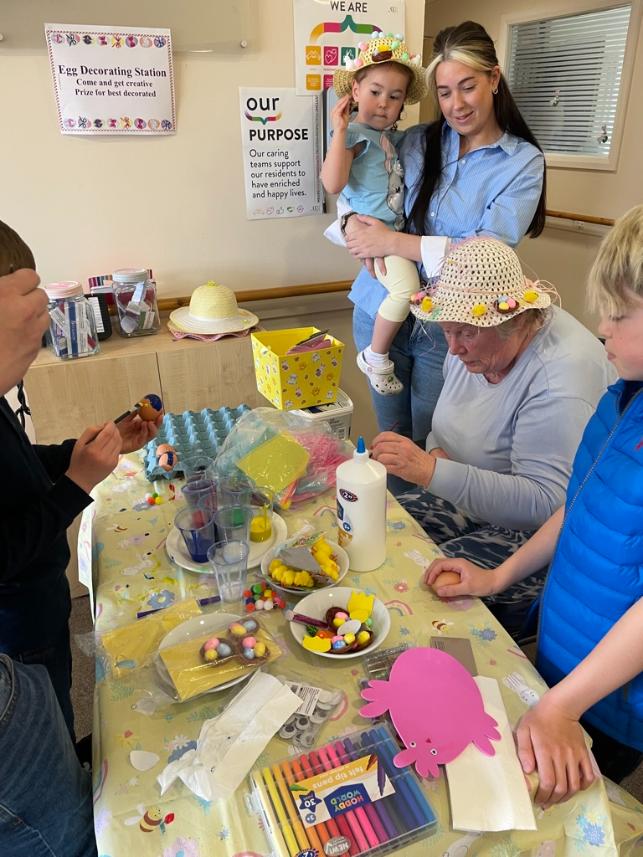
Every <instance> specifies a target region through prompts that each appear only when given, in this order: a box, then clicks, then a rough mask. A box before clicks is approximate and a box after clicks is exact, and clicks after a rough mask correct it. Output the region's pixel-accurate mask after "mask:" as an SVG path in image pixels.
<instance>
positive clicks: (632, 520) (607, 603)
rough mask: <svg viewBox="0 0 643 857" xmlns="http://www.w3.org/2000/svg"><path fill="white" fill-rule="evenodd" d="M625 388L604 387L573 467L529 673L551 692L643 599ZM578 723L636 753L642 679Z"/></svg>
mask: <svg viewBox="0 0 643 857" xmlns="http://www.w3.org/2000/svg"><path fill="white" fill-rule="evenodd" d="M626 389H627V385H626V382H623V381H619V382H618V383H617V384H614V385H613V386H611V387H609V388H608V391H607V392H606V393H605V395H604V396H603V398H602V399H601V401H600V402H599V404H598V408H597V410H596V414H595V415H594V416H593V417H592V419H591V420H590V422H589V423H588V425H587V428H586V430H585V433H584V435H583V438H582V441H581V444H580V447H579V449H578V452H577V454H576V458H575V460H574V466H573V472H572V477H571V479H570V483H569V488H568V492H567V504H566V513H565V522H564V525H563V528H562V530H561V535H560V539H559V542H558V547H557V549H556V554H555V556H554V559H553V562H552V565H551V569H550V572H549V576H548V578H547V583H546V585H545V590H544V593H543V603H542V607H541V618H540V631H539V640H538V656H537V657H538V659H537V666H538V669H539V671H540V672H541V674H542V675H543V677H544V678H545V680H546V681H547V682H548V683H549V684H550V685H551V684H555V683H556V682H558V681H560V679H561V678H563V677H564V676H565V675H567V674H568V673H570V672H571V671H572V670H573V669H574V667H575V666H576V665H577V664H578V663H579V662H580V661H582V660H583V659H584V658H585V657H586V656H587V655H588V654H589V652H591V650H592V649H593V648H594V647H595V646H596V644H597V643H598V642H599V641H600V640H601V639H602V638H603V637H604V636H605V634H606V633H607V632H608V631H609V630H610V628H611V627H612V626H613V625H614V624H615V623H616V622H617V621H618V620H619V619H620V618H621V616H622V615H623V614H624V613H625V612H626V611H627V610H628V609H629V608H630V607H631V606H632V605H633V604H635V603H636V602H637V601H638V599H639V598H641V596H643V391H641V390H639V392H638V394H637V395H636V396H635V397H634V398H632V399H631V400H630V401H629V403H628V405H627V406H626V407H625V409H624V410H623V411H622V410H621V396H622V394H623V393H624V391H626ZM584 719H586V720H587V722H588V723H591V724H592V725H594V726H596V727H597V728H598V729H600V730H601V731H602V732H605V733H606V734H607V735H609V736H611V737H612V738H614V739H616V740H617V741H620V742H621V743H623V744H627V745H628V746H630V747H635V748H636V749H637V750H643V674H640V675H639V676H637V677H636V678H635V679H634V680H633V681H631V682H630V683H629V684H628V685H627V686H625V687H624V688H621V689H619V690H616V691H614V692H613V693H611V694H609V696H607V697H605V699H603V700H601V701H600V702H598V703H597V704H596V705H594V706H593V707H592V708H590V709H589V710H588V711H587V712H586V714H585V718H584Z"/></svg>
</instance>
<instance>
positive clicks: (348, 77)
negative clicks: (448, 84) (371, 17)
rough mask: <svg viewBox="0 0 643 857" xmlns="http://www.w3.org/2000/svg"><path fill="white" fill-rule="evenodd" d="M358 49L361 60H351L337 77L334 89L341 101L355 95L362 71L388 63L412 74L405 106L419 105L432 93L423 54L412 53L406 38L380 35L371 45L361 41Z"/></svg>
mask: <svg viewBox="0 0 643 857" xmlns="http://www.w3.org/2000/svg"><path fill="white" fill-rule="evenodd" d="M357 47H358V48H359V54H358V55H357V57H356V58H355V59H352V58H351V57H347V58H346V60H345V63H344V68H338V69H337V71H336V72H335V74H334V75H333V86H334V87H335V92H336V93H337V95H338V96H339V97H340V98H342V97H343V96H344V95H349V94H350V93H351V91H352V88H353V80H354V79H355V75H356V74H357V72H358V71H360V70H361V69H365V68H368V67H369V66H371V65H380V64H381V63H387V62H394V63H397V64H398V65H403V66H404V67H405V68H408V70H409V71H410V72H411V80H410V81H409V86H408V89H407V91H406V97H405V99H404V103H405V104H415V103H416V102H418V101H421V100H422V99H423V98H424V97H425V95H426V94H427V91H428V90H427V86H426V81H425V79H424V69H423V68H422V65H421V57H420V55H419V54H412V53H410V52H409V49H408V48H407V46H406V42H405V41H404V36H401V35H399V34H398V35H393V34H392V33H388V34H387V35H384V33H380V32H376V33H373V36H372V37H371V39H369V41H368V42H360V43H359V45H358V46H357Z"/></svg>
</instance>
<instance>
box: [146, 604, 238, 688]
mask: <svg viewBox="0 0 643 857" xmlns="http://www.w3.org/2000/svg"><path fill="white" fill-rule="evenodd" d="M239 618H240V617H239V615H238V614H237V613H203V614H202V615H201V616H193V617H192V618H191V619H187V620H186V621H185V622H182V623H181V624H180V625H177V626H176V628H172V630H171V631H170V632H169V633H168V634H166V635H165V637H163V639H162V640H161V642H160V643H159V648H158V651H159V652H160V651H161V650H162V649H167V648H168V646H175V645H177V643H184V642H185V641H186V640H193V639H194V638H195V637H200V636H201V635H202V634H213V633H215V631H219V630H221V628H227V627H228V625H230V623H231V622H236V621H238V619H239ZM154 662H155V664H156V669H157V672H158V674H159V677H160V679H161V681H162V682H163V684H164V685H165V686H166V687H167V689H168V690H171V691H172V694H174V693H175V692H176V691H175V690H174V683H173V682H172V679H171V678H170V674H169V673H168V671H167V668H166V666H165V664H164V663H163V661H162V660H161V658H160V657H159V655H158V653H157V656H156V658H155V659H154ZM251 675H252V670H248V672H247V673H244V674H243V675H240V676H237V678H233V679H231V680H230V681H226V682H225V684H220V685H219V686H218V687H213V688H211V689H210V690H208V691H206V692H207V693H218V692H219V691H220V690H225V689H226V688H228V687H232V686H233V685H235V684H239V682H240V681H245V680H246V679H247V678H250V676H251Z"/></svg>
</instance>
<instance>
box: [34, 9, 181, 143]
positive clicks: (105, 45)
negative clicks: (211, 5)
mask: <svg viewBox="0 0 643 857" xmlns="http://www.w3.org/2000/svg"><path fill="white" fill-rule="evenodd" d="M45 37H46V40H47V51H48V53H49V63H50V66H51V75H52V78H53V83H54V93H55V96H56V108H57V110H58V123H59V127H60V131H61V133H63V134H129V135H139V136H140V135H149V134H172V133H174V131H175V130H176V112H175V107H174V75H173V70H172V42H171V35H170V31H169V30H164V29H154V30H153V29H146V28H144V27H137V28H136V30H130V29H123V28H121V27H102V26H97V25H93V24H92V25H84V24H45Z"/></svg>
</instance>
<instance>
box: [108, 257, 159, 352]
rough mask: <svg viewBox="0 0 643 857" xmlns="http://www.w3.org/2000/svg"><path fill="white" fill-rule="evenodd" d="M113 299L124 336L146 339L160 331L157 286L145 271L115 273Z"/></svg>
mask: <svg viewBox="0 0 643 857" xmlns="http://www.w3.org/2000/svg"><path fill="white" fill-rule="evenodd" d="M112 280H113V283H114V297H115V299H116V308H117V310H118V320H119V323H120V325H119V327H120V332H121V334H122V335H123V336H145V335H146V334H148V333H156V332H157V331H158V330H160V329H161V319H160V318H159V309H158V306H157V303H156V283H155V282H154V280H152V279H150V272H149V271H148V270H146V269H140V270H139V269H136V268H121V269H120V270H119V271H114V273H113V274H112Z"/></svg>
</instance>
